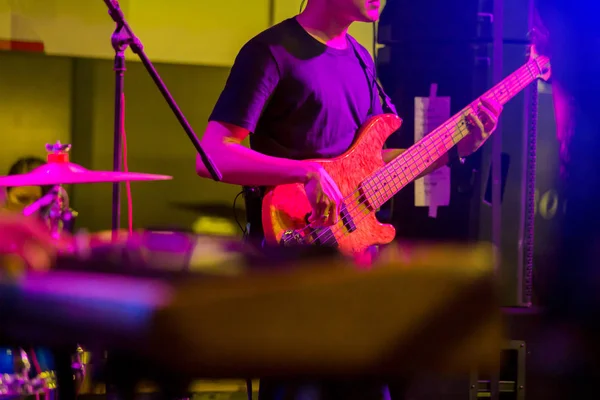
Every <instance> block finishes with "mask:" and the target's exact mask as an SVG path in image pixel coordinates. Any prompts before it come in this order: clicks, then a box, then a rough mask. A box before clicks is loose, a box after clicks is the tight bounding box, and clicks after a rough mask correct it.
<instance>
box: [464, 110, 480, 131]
mask: <svg viewBox="0 0 600 400" xmlns="http://www.w3.org/2000/svg"><path fill="white" fill-rule="evenodd" d="M466 120H467V124H468V125H470V126H471V127H477V129H479V131H480V132H485V126H484V125H483V122H482V121H481V119H480V118H479V117H478V116H477V115H476V114H474V113H469V114H467V117H466Z"/></svg>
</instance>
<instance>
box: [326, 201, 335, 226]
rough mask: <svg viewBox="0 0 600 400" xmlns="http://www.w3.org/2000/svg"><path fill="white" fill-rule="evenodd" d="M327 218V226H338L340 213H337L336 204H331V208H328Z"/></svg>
mask: <svg viewBox="0 0 600 400" xmlns="http://www.w3.org/2000/svg"><path fill="white" fill-rule="evenodd" d="M326 216H327V218H326V220H325V225H326V226H331V225H333V224H336V223H337V221H338V213H337V205H336V203H334V202H331V203H329V207H327V214H326Z"/></svg>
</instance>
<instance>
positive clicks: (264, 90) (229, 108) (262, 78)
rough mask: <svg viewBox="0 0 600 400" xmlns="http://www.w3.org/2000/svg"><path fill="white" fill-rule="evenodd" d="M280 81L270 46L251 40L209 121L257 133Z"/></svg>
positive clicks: (241, 52) (234, 65) (233, 69)
mask: <svg viewBox="0 0 600 400" xmlns="http://www.w3.org/2000/svg"><path fill="white" fill-rule="evenodd" d="M278 82H279V69H278V66H277V63H276V61H275V59H274V58H273V55H272V53H271V50H270V49H269V47H268V46H267V45H266V44H264V43H262V42H259V41H257V40H251V41H249V42H248V43H246V45H244V47H242V49H241V50H240V52H239V53H238V55H237V57H236V59H235V62H234V63H233V67H232V68H231V72H230V73H229V77H228V78H227V83H226V84H225V88H224V89H223V91H222V92H221V95H220V96H219V99H218V101H217V103H216V105H215V107H214V109H213V111H212V113H211V115H210V117H209V121H218V122H223V123H228V124H232V125H237V126H240V127H242V128H245V129H248V130H249V131H250V132H254V130H255V129H256V125H257V124H258V120H259V118H260V116H261V114H262V112H263V110H264V108H265V106H266V104H267V102H268V100H269V98H270V97H271V95H272V94H273V92H274V90H275V87H276V86H277V84H278Z"/></svg>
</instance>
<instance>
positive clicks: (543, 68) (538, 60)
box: [529, 44, 552, 81]
mask: <svg viewBox="0 0 600 400" xmlns="http://www.w3.org/2000/svg"><path fill="white" fill-rule="evenodd" d="M529 60H530V61H533V63H534V64H535V66H536V67H537V77H538V78H540V79H543V80H544V81H548V79H550V76H551V75H552V68H551V66H550V58H549V57H548V56H541V55H539V54H538V53H537V49H536V46H535V44H533V45H531V49H529Z"/></svg>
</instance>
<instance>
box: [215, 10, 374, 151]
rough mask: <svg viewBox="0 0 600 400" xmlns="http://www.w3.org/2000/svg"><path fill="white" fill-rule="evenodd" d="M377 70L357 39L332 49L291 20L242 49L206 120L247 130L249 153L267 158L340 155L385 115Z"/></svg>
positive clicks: (257, 37) (278, 25) (261, 34)
mask: <svg viewBox="0 0 600 400" xmlns="http://www.w3.org/2000/svg"><path fill="white" fill-rule="evenodd" d="M358 54H360V56H361V57H362V60H363V62H364V63H365V64H366V66H367V71H365V69H364V68H363V67H362V64H361V61H360V60H359V58H358ZM374 70H375V68H374V63H373V60H372V58H371V56H370V54H369V53H368V51H367V50H366V49H365V48H364V47H363V46H361V45H360V44H359V43H358V42H356V40H355V39H354V38H352V37H350V36H349V35H348V47H347V48H346V49H343V50H339V49H334V48H331V47H328V46H326V45H324V44H322V43H320V42H319V41H317V40H316V39H315V38H313V37H312V36H310V35H309V34H308V33H307V32H306V31H305V30H304V28H302V26H301V25H300V24H299V23H298V21H297V20H296V19H295V18H291V19H288V20H285V21H283V22H281V23H279V24H277V25H275V26H273V27H271V28H269V29H267V30H265V31H263V32H262V33H260V34H259V35H257V36H255V37H254V38H253V39H251V40H250V41H249V42H248V43H246V44H245V45H244V47H243V48H242V49H241V50H240V52H239V54H238V56H237V57H236V60H235V62H234V65H233V67H232V69H231V73H230V75H229V78H228V80H227V83H226V85H225V89H224V90H223V92H222V93H221V96H220V97H219V100H218V101H217V104H216V105H215V108H214V110H213V112H212V114H211V116H210V118H209V120H211V121H219V122H223V123H229V124H233V125H237V126H240V127H243V128H245V129H248V130H249V131H250V132H252V133H253V134H252V136H251V137H250V143H251V146H252V148H253V149H254V150H256V151H259V152H261V153H264V154H268V155H271V156H276V157H284V158H290V159H299V160H301V159H308V158H330V157H335V156H337V155H340V154H342V153H343V152H345V151H346V150H347V149H348V148H349V147H350V146H351V145H352V142H353V141H354V138H355V134H356V132H357V130H358V128H359V127H360V126H361V125H362V124H363V123H364V122H365V121H366V119H367V118H368V117H370V116H372V115H378V114H382V113H383V111H382V107H381V101H380V99H379V95H378V92H377V89H376V87H375V80H374V77H375V73H374Z"/></svg>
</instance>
